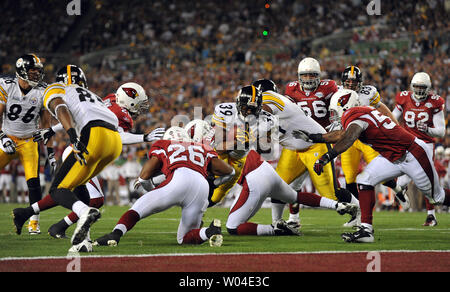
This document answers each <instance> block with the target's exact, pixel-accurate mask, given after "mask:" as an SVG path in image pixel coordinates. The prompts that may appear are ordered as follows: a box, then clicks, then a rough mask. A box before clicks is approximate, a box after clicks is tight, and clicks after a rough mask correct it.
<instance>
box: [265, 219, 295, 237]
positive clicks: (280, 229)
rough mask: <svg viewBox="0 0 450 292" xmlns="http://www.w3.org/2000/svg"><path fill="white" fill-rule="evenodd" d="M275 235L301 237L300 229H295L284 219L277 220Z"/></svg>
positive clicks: (274, 228) (274, 226)
mask: <svg viewBox="0 0 450 292" xmlns="http://www.w3.org/2000/svg"><path fill="white" fill-rule="evenodd" d="M272 226H273V231H274V232H275V235H277V236H279V235H297V236H298V235H301V233H300V231H299V230H298V228H294V227H292V226H290V225H288V224H287V223H286V221H284V220H283V219H279V220H277V221H276V222H275V223H274V224H273V225H272Z"/></svg>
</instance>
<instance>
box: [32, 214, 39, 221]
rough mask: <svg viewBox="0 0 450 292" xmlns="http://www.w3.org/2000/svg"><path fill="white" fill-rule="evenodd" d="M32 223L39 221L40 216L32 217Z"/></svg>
mask: <svg viewBox="0 0 450 292" xmlns="http://www.w3.org/2000/svg"><path fill="white" fill-rule="evenodd" d="M30 221H39V214H37V215H33V216H31V217H30Z"/></svg>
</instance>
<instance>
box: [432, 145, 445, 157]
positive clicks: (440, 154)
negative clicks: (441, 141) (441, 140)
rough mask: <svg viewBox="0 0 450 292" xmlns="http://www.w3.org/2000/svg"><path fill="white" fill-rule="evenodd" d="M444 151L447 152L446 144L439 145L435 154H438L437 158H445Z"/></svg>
mask: <svg viewBox="0 0 450 292" xmlns="http://www.w3.org/2000/svg"><path fill="white" fill-rule="evenodd" d="M444 152H445V148H444V146H442V145H439V146H437V147H436V149H435V150H434V155H435V156H436V158H437V159H442V158H444Z"/></svg>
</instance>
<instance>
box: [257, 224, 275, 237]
mask: <svg viewBox="0 0 450 292" xmlns="http://www.w3.org/2000/svg"><path fill="white" fill-rule="evenodd" d="M274 234H275V232H274V231H273V226H272V225H263V224H258V226H257V227H256V235H258V236H261V235H274Z"/></svg>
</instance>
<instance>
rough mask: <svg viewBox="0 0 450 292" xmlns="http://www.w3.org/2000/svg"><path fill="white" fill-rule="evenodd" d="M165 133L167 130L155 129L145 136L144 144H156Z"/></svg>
mask: <svg viewBox="0 0 450 292" xmlns="http://www.w3.org/2000/svg"><path fill="white" fill-rule="evenodd" d="M165 132H166V129H165V128H157V129H154V130H153V131H152V132H150V133H148V134H145V135H144V142H154V141H157V140H161V139H162V138H163V136H164V133H165Z"/></svg>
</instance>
